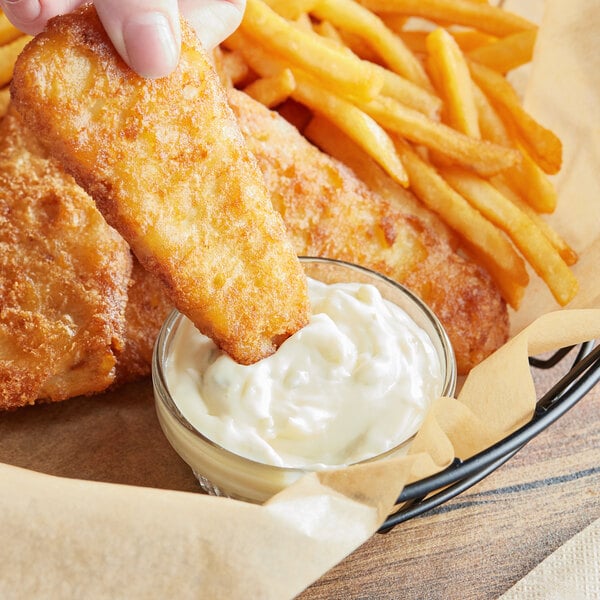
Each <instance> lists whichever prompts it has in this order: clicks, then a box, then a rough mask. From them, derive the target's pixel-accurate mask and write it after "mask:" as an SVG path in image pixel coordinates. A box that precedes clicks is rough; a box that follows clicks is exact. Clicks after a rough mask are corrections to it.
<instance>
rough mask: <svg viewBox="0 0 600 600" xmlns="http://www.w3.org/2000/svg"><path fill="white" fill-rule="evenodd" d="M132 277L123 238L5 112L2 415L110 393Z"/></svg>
mask: <svg viewBox="0 0 600 600" xmlns="http://www.w3.org/2000/svg"><path fill="white" fill-rule="evenodd" d="M130 270H131V253H130V251H129V248H128V247H127V244H126V243H125V242H124V241H123V239H122V238H121V236H119V235H118V234H117V233H116V232H115V231H114V230H113V229H112V228H110V227H109V226H108V225H107V224H106V221H105V220H104V219H103V218H102V215H101V214H100V213H99V212H98V210H97V209H96V207H95V206H94V204H93V202H92V201H91V199H90V198H89V197H88V196H87V194H86V193H85V192H84V191H83V190H82V189H81V188H80V187H79V186H78V185H77V184H76V183H75V181H74V180H73V179H72V178H71V177H68V176H67V175H65V174H64V173H63V172H62V171H61V170H60V169H59V167H58V166H57V165H56V164H55V163H54V162H53V161H52V160H50V159H49V158H48V156H47V155H46V152H45V151H44V150H43V149H42V148H41V147H40V146H39V144H38V143H37V142H36V140H35V138H34V137H33V136H32V135H31V134H30V133H29V132H28V131H27V129H26V128H25V127H24V125H23V123H22V122H21V120H20V119H19V117H18V116H17V115H16V113H14V112H12V111H11V112H9V113H8V114H7V115H6V116H5V117H4V118H3V120H2V123H1V124H0V409H8V408H16V407H18V406H23V405H26V404H33V403H34V402H35V401H37V400H39V399H42V400H49V401H56V400H64V399H66V398H70V397H72V396H76V395H79V394H89V393H92V392H99V391H102V390H104V389H106V387H107V386H108V385H110V384H111V383H112V381H113V380H114V377H115V364H116V361H117V356H118V354H119V352H120V351H121V349H122V348H123V344H124V326H125V305H126V300H127V286H128V283H129V276H130Z"/></svg>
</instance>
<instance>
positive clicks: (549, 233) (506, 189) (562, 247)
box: [490, 175, 579, 266]
mask: <svg viewBox="0 0 600 600" xmlns="http://www.w3.org/2000/svg"><path fill="white" fill-rule="evenodd" d="M490 183H491V184H492V185H493V186H494V187H495V188H496V189H497V190H498V191H499V192H500V193H501V194H503V195H504V196H506V197H507V198H508V199H509V200H510V201H511V202H512V203H513V204H515V205H516V206H518V207H519V208H520V209H521V210H522V211H523V212H524V213H525V214H526V215H527V216H528V217H529V218H530V219H531V220H532V221H533V222H534V223H535V224H536V225H537V226H538V228H539V229H540V231H541V232H542V233H543V234H544V235H545V236H546V237H547V238H548V241H549V242H550V243H551V244H552V245H553V246H554V247H555V248H556V250H557V251H558V253H559V254H560V255H561V257H562V259H563V260H564V261H565V262H566V263H567V265H569V266H571V265H574V264H575V263H576V262H577V260H578V258H579V257H578V255H577V252H576V251H575V250H574V249H573V248H572V247H571V246H570V245H569V244H568V243H567V241H566V240H565V239H563V237H562V236H561V235H560V234H559V233H558V232H557V231H556V230H555V229H554V228H553V227H551V226H550V225H549V224H548V222H547V221H546V220H544V218H543V217H542V216H540V215H539V214H538V213H537V212H536V211H535V210H534V209H533V208H532V207H531V205H530V204H528V203H527V202H525V201H524V200H523V199H522V198H521V197H520V196H519V195H518V194H516V193H515V192H514V191H513V190H512V189H511V188H510V186H509V185H508V184H507V183H506V176H505V175H495V176H494V177H492V178H491V179H490Z"/></svg>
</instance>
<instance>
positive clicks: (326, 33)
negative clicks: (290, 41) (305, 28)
mask: <svg viewBox="0 0 600 600" xmlns="http://www.w3.org/2000/svg"><path fill="white" fill-rule="evenodd" d="M313 29H314V30H315V31H316V32H317V33H318V34H319V35H321V36H323V37H324V38H327V39H329V40H331V41H333V42H335V43H336V44H338V45H339V46H342V45H343V44H344V40H343V39H342V36H341V35H340V32H339V31H338V30H337V29H336V28H335V26H334V25H332V24H331V23H330V22H329V21H319V22H318V23H315V24H314V25H313Z"/></svg>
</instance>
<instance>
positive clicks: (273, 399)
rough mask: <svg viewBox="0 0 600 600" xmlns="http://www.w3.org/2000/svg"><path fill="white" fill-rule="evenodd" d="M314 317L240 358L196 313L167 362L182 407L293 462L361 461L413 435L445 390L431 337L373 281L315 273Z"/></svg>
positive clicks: (203, 423) (215, 430)
mask: <svg viewBox="0 0 600 600" xmlns="http://www.w3.org/2000/svg"><path fill="white" fill-rule="evenodd" d="M309 292H310V298H311V303H312V312H313V315H312V318H311V320H310V323H309V324H308V325H307V326H306V327H304V328H303V329H301V330H300V331H298V332H297V333H296V334H294V335H293V336H291V337H290V338H288V339H287V340H286V341H285V342H284V343H283V344H282V345H281V347H280V348H279V350H278V351H277V352H276V353H275V354H273V355H272V356H270V357H268V358H266V359H264V360H262V361H260V362H258V363H256V364H254V365H249V366H244V365H239V364H237V363H235V362H234V361H233V360H232V359H231V358H229V356H227V355H226V354H224V353H222V352H220V351H219V350H218V349H217V348H216V347H215V345H214V344H213V342H212V341H211V340H210V339H208V338H206V337H205V336H203V335H201V334H200V333H199V332H198V331H197V330H196V329H195V328H194V326H193V325H192V324H191V322H190V321H189V320H187V319H185V320H184V323H183V324H182V325H181V327H180V329H179V331H178V332H177V335H176V336H175V340H174V342H173V347H172V350H173V352H172V355H171V358H170V359H169V364H168V366H167V372H166V375H167V381H168V385H169V388H170V391H171V396H172V397H173V399H174V401H175V403H176V404H177V406H178V407H179V409H180V411H181V412H182V414H183V415H184V416H185V417H186V419H188V421H189V422H190V423H191V424H192V425H193V426H194V427H196V429H198V431H200V432H201V433H202V434H203V435H205V436H206V437H208V438H209V439H211V440H212V441H214V442H216V443H217V444H219V445H220V446H222V447H224V448H226V449H228V450H230V451H232V452H234V453H236V454H239V455H242V456H245V457H248V458H251V459H254V460H256V461H259V462H263V463H267V464H272V465H276V466H286V467H312V468H319V467H327V466H335V465H343V464H351V463H354V462H357V461H360V460H364V459H366V458H370V457H372V456H375V455H378V454H380V453H382V452H385V451H387V450H389V449H391V448H394V447H395V446H397V445H398V444H399V443H401V442H403V441H404V440H406V439H408V438H410V437H411V436H412V435H413V434H414V433H415V432H416V431H417V430H418V428H419V426H420V425H421V422H422V420H423V417H424V414H425V412H426V410H427V408H428V407H429V405H430V403H431V402H432V401H433V400H434V399H435V398H437V397H438V396H439V394H440V393H441V390H442V385H443V382H442V374H441V366H440V364H439V360H438V356H437V353H436V351H435V349H434V346H433V344H432V342H431V340H430V339H429V337H428V336H427V334H426V333H425V332H424V331H423V330H422V329H420V328H419V327H418V326H417V325H416V324H415V322H414V321H413V320H412V319H411V318H410V317H409V316H408V315H407V314H406V313H405V312H404V311H403V310H401V309H400V308H398V307H397V306H396V305H394V304H392V303H390V302H387V301H386V300H384V299H383V298H382V297H381V294H380V293H379V291H378V290H377V289H376V288H375V287H374V286H371V285H367V284H354V283H348V284H330V285H326V284H323V283H321V282H318V281H315V280H312V279H309Z"/></svg>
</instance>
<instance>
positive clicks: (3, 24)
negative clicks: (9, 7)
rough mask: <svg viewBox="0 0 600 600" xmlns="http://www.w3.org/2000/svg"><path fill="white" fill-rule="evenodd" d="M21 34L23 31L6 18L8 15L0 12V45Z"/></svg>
mask: <svg viewBox="0 0 600 600" xmlns="http://www.w3.org/2000/svg"><path fill="white" fill-rule="evenodd" d="M22 35H23V33H22V32H21V31H19V30H18V29H17V28H16V27H15V26H14V25H13V24H12V23H11V22H10V21H9V20H8V17H7V16H6V15H5V14H4V13H3V12H0V46H4V44H8V43H9V42H12V41H13V40H16V39H17V38H18V37H20V36H22Z"/></svg>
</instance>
